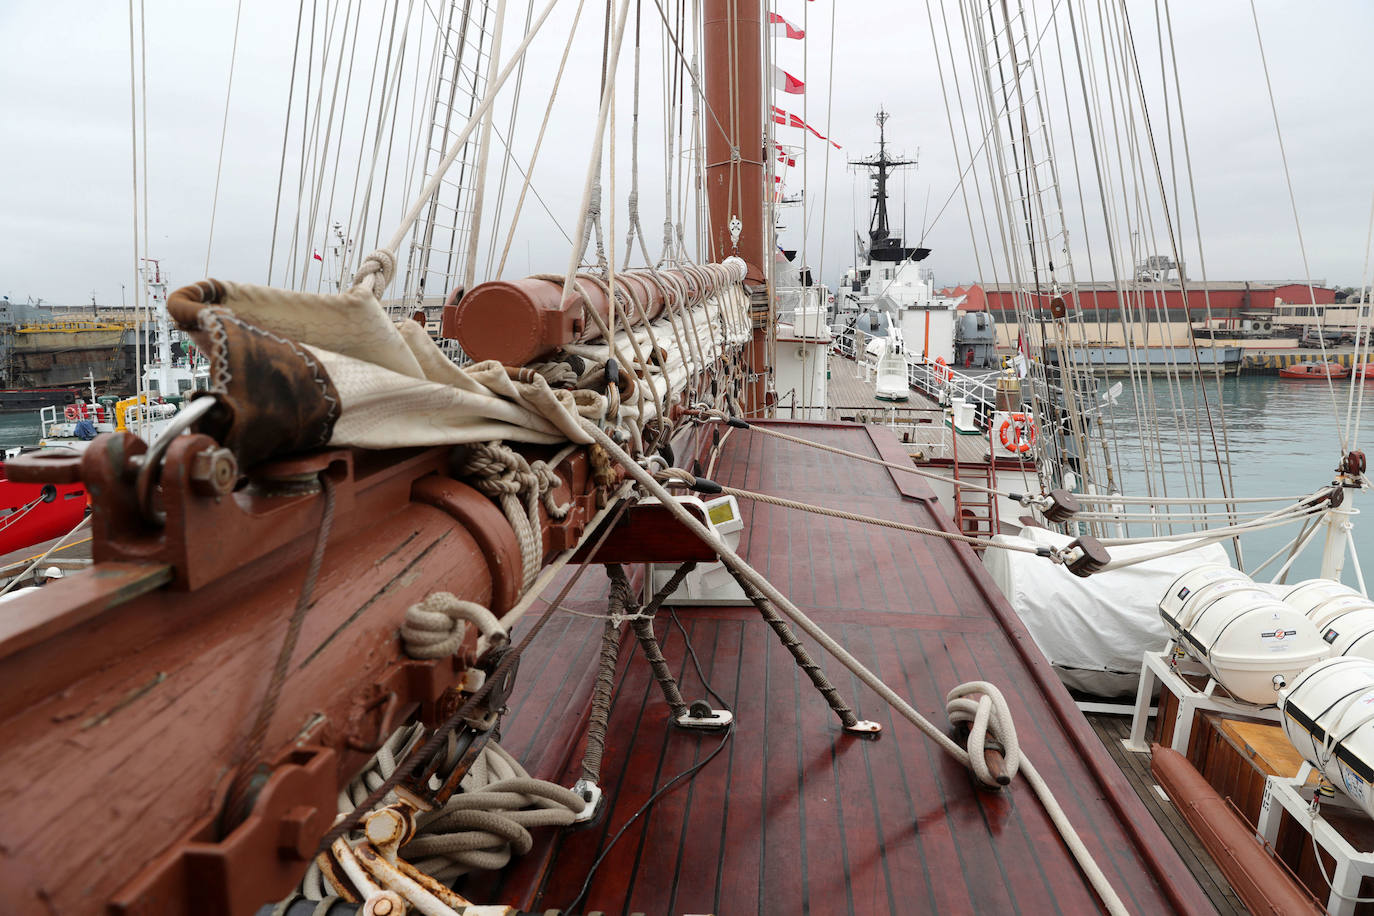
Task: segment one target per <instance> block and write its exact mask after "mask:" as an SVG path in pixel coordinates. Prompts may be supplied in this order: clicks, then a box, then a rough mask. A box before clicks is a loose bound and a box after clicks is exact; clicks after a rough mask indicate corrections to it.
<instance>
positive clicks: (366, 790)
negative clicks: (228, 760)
mask: <svg viewBox="0 0 1374 916" xmlns="http://www.w3.org/2000/svg"><path fill="white" fill-rule="evenodd" d="M424 734H425V729H424V727H423V726H422V725H419V724H416V725H410V726H405V727H402V728H400V729H398V730H397V731H396V732H394V733H393V734H392V735H391V736H390V738H388V739H387V741H386V743H385V744H384V745H382V748H381V749H380V750H379V751H378V752H377V754H376V756H375V757H373V758H372V760H371V761H370V762H369V763H368V765H367V766H366V767H365V768H364V769H363V770H362V772H361V773H359V774H358V775H357V776H356V777H354V778H353V780H352V781H350V782H349V784H348V785H347V786H346V787H345V788H344V789H343V791H341V792H340V793H339V799H338V810H339V814H340V816H344V815H348V814H351V813H352V812H353V810H354V809H355V808H356V807H357V806H358V805H359V804H361V803H362V802H363V801H364V800H366V798H367V797H368V795H369V794H370V793H371V792H372V791H373V790H375V789H376V788H377V787H378V786H380V785H382V783H383V782H385V781H386V780H387V779H388V778H389V777H390V776H391V774H392V773H394V772H395V771H396V767H397V766H398V765H399V763H400V762H401V761H403V760H405V758H406V756H407V754H409V753H410V752H411V751H412V750H413V749H414V748H415V747H416V746H418V744H419V743H420V741H421V739H422V738H423V737H424ZM452 753H453V749H452V748H451V749H450V754H452ZM436 788H437V786H436ZM459 788H460V791H458V792H456V793H454V794H453V796H452V797H450V798H449V800H448V802H447V803H446V804H445V805H444V806H443V807H442V808H440V809H438V810H435V811H427V812H422V813H420V814H419V815H418V816H417V817H416V835H415V837H414V838H413V839H411V840H410V841H409V842H408V843H406V844H405V846H403V847H402V849H401V851H402V853H403V854H404V855H405V856H406V858H407V859H408V860H411V861H412V862H413V864H414V867H415V868H416V869H418V870H419V871H421V872H423V873H425V874H427V875H429V876H431V877H433V878H435V879H437V880H440V881H444V882H449V881H452V880H453V879H455V878H457V877H458V876H460V875H463V874H465V873H467V872H469V871H474V870H483V871H486V870H495V869H499V868H504V867H505V866H506V865H507V864H508V863H509V862H510V860H511V857H512V856H514V855H523V854H524V853H526V852H528V851H529V850H530V848H531V846H532V845H533V842H534V841H533V837H532V836H531V835H530V828H533V827H566V826H567V825H569V824H571V823H572V821H573V817H574V815H576V814H577V813H578V812H579V811H581V810H582V808H583V807H584V806H585V804H586V803H585V802H584V801H583V799H582V798H581V796H579V795H576V794H574V793H573V792H572V791H570V790H568V789H565V788H563V787H562V786H560V785H558V784H556V783H552V782H547V781H545V780H542V779H534V778H533V777H531V776H530V775H529V773H527V772H526V771H525V768H524V767H522V766H521V765H520V763H519V761H517V760H516V759H515V758H514V757H512V756H511V755H510V753H509V752H508V751H507V750H506V749H505V748H503V747H501V746H500V745H499V744H497V743H496V742H495V741H488V742H487V743H486V745H485V746H484V747H483V748H482V751H481V753H480V754H479V755H478V756H477V759H476V760H474V761H473V763H472V766H471V767H470V768H469V769H468V772H467V774H466V775H465V776H464V777H463V780H462V782H461V783H460V784H459ZM391 801H394V795H388V796H387V802H388V803H389V802H391ZM338 893H339V888H337V887H335V886H334V884H333V883H332V882H331V881H330V880H329V878H328V877H327V876H326V875H325V874H324V873H323V872H322V871H321V870H320V867H319V864H318V861H316V862H312V863H311V865H310V868H309V869H308V870H307V871H306V873H305V877H304V878H303V879H302V880H301V887H300V894H301V895H302V896H303V897H305V898H306V899H308V900H323V899H325V898H327V897H331V896H335V895H337V894H338Z"/></svg>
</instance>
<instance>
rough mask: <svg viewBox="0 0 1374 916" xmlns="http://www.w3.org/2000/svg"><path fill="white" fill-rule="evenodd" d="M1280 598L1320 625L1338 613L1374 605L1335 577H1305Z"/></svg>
mask: <svg viewBox="0 0 1374 916" xmlns="http://www.w3.org/2000/svg"><path fill="white" fill-rule="evenodd" d="M1283 600H1284V603H1285V604H1287V605H1288V606H1289V607H1291V608H1293V609H1294V610H1296V611H1298V612H1299V613H1301V614H1306V615H1307V617H1308V619H1310V620H1311V621H1312V622H1313V623H1315V624H1316V625H1317V626H1319V627H1320V626H1322V625H1324V624H1325V623H1326V622H1327V621H1328V620H1330V619H1331V618H1333V617H1335V616H1337V615H1338V614H1344V613H1346V612H1347V611H1353V610H1355V609H1356V608H1358V607H1362V606H1368V607H1374V602H1371V601H1370V600H1369V599H1368V598H1366V597H1365V596H1364V595H1361V594H1360V593H1359V592H1357V591H1355V589H1353V588H1351V587H1350V586H1348V585H1343V584H1342V583H1340V582H1337V581H1335V580H1334V579H1308V580H1306V581H1304V582H1299V583H1298V584H1297V585H1295V586H1293V587H1292V588H1291V589H1289V591H1288V592H1287V594H1285V595H1284V596H1283Z"/></svg>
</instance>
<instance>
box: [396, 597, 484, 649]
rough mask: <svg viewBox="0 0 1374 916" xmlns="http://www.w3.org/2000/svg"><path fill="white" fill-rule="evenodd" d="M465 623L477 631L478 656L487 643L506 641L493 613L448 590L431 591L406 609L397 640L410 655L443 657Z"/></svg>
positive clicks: (460, 640)
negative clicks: (478, 636)
mask: <svg viewBox="0 0 1374 916" xmlns="http://www.w3.org/2000/svg"><path fill="white" fill-rule="evenodd" d="M469 624H471V625H472V626H475V627H476V628H477V632H478V633H480V634H481V638H480V639H479V640H478V642H477V650H476V651H477V655H479V656H480V655H481V654H482V653H483V651H484V650H485V649H486V648H487V647H488V646H492V645H500V644H502V643H505V642H509V641H510V634H509V633H507V632H506V629H505V627H503V626H501V622H500V621H499V620H497V619H496V615H495V614H493V613H492V612H491V611H489V610H487V609H486V608H485V607H483V606H482V605H480V604H478V603H477V602H475V601H464V600H462V599H461V598H458V597H456V596H455V595H453V594H452V593H451V592H434V593H433V594H431V595H429V596H428V597H426V598H425V599H424V600H423V601H418V602H416V603H415V604H412V605H411V606H410V607H409V608H407V609H406V616H405V621H404V622H403V623H402V624H401V642H402V643H403V644H404V645H405V651H406V655H409V656H410V657H411V658H423V659H430V658H446V657H447V656H450V655H455V654H457V652H458V649H459V648H460V647H461V646H462V645H463V637H464V636H466V635H467V628H468V625H469Z"/></svg>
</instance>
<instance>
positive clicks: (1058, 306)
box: [1050, 296, 1069, 318]
mask: <svg viewBox="0 0 1374 916" xmlns="http://www.w3.org/2000/svg"><path fill="white" fill-rule="evenodd" d="M1068 313H1069V307H1068V305H1067V304H1066V303H1065V302H1064V297H1063V296H1055V297H1054V298H1053V299H1051V300H1050V315H1051V316H1053V317H1055V318H1063V317H1064V316H1065V315H1067V314H1068Z"/></svg>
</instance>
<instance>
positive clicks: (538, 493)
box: [460, 441, 569, 591]
mask: <svg viewBox="0 0 1374 916" xmlns="http://www.w3.org/2000/svg"><path fill="white" fill-rule="evenodd" d="M460 467H461V473H462V474H463V475H464V476H471V477H473V478H475V480H474V481H473V485H474V486H476V487H477V489H478V490H480V491H481V492H482V493H484V494H486V495H487V496H490V497H492V498H493V499H495V500H496V501H497V502H499V503H500V504H501V509H502V511H503V512H505V513H506V518H507V520H509V521H510V523H511V527H512V528H513V529H514V530H515V536H516V539H517V540H518V541H519V543H520V559H521V566H522V570H521V591H524V590H525V589H527V588H529V587H530V586H531V585H533V584H534V580H535V577H536V576H538V575H539V568H540V567H541V566H542V565H543V558H544V538H543V535H542V533H541V530H540V524H539V504H540V501H541V500H542V501H543V504H544V508H545V510H546V511H547V512H548V513H549V517H550V518H553V519H561V518H563V517H564V516H566V515H567V514H568V508H569V507H568V506H566V505H562V506H560V505H558V503H556V502H555V501H554V499H553V490H554V488H556V487H557V486H558V476H557V475H556V474H554V473H553V470H552V469H551V468H550V467H549V466H548V464H546V463H545V462H543V461H526V460H525V457H524V456H523V455H521V454H520V453H519V452H517V451H515V450H514V449H512V448H510V447H509V446H507V445H505V444H503V443H501V442H499V441H498V442H476V443H473V444H472V445H470V446H468V447H467V450H466V451H465V453H464V455H463V458H462V460H461V465H460Z"/></svg>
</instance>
